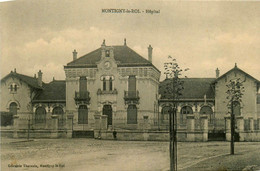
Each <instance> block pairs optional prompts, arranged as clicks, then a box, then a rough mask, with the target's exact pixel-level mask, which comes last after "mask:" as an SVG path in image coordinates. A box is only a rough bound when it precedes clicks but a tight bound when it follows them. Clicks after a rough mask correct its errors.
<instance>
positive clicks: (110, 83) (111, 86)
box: [109, 77, 113, 91]
mask: <svg viewBox="0 0 260 171" xmlns="http://www.w3.org/2000/svg"><path fill="white" fill-rule="evenodd" d="M112 89H113V82H112V77H110V78H109V90H110V91H112Z"/></svg>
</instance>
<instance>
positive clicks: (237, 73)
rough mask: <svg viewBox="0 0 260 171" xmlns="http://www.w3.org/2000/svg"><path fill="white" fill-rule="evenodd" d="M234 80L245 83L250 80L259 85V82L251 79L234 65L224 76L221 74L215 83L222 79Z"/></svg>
mask: <svg viewBox="0 0 260 171" xmlns="http://www.w3.org/2000/svg"><path fill="white" fill-rule="evenodd" d="M235 78H240V79H242V80H241V81H246V80H247V79H250V80H252V81H256V82H257V84H259V83H260V82H259V80H257V79H256V78H254V77H252V76H251V75H249V74H248V73H246V72H245V71H243V70H241V69H239V68H238V67H237V66H236V65H235V67H234V68H233V69H231V70H229V71H228V72H226V73H225V74H223V75H221V76H220V77H219V78H217V79H216V81H215V83H216V82H218V81H220V80H223V79H225V80H231V79H235Z"/></svg>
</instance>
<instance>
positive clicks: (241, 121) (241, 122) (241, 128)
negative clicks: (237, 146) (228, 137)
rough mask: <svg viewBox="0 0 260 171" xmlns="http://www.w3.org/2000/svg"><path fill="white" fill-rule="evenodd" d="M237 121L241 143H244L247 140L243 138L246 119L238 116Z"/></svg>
mask: <svg viewBox="0 0 260 171" xmlns="http://www.w3.org/2000/svg"><path fill="white" fill-rule="evenodd" d="M236 120H237V130H238V134H239V141H244V140H245V138H244V136H243V134H244V129H245V128H244V117H243V116H237V117H236Z"/></svg>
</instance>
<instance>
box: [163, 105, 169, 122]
mask: <svg viewBox="0 0 260 171" xmlns="http://www.w3.org/2000/svg"><path fill="white" fill-rule="evenodd" d="M170 109H171V107H170V106H164V107H163V108H162V112H161V114H162V117H161V118H162V120H164V121H165V120H169V111H170Z"/></svg>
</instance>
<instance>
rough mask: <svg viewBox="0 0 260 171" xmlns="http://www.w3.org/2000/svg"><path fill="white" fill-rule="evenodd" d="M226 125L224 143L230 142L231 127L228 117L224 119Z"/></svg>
mask: <svg viewBox="0 0 260 171" xmlns="http://www.w3.org/2000/svg"><path fill="white" fill-rule="evenodd" d="M225 125H226V130H225V131H226V141H231V125H230V116H226V117H225Z"/></svg>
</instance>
